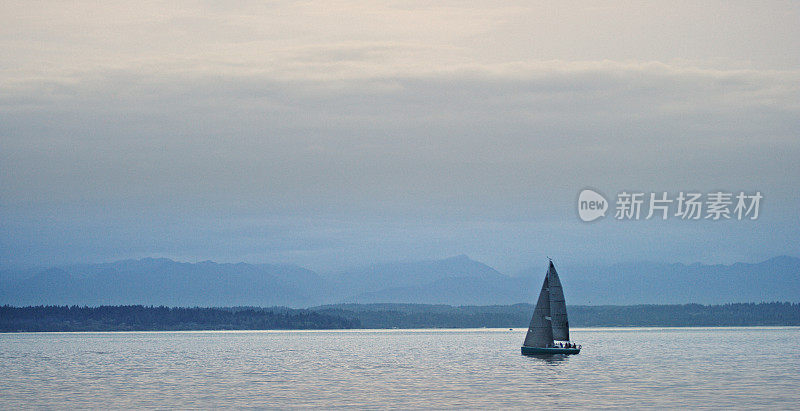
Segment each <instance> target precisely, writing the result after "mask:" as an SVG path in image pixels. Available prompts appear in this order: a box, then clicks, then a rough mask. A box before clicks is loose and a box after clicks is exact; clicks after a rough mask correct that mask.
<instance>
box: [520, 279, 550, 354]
mask: <svg viewBox="0 0 800 411" xmlns="http://www.w3.org/2000/svg"><path fill="white" fill-rule="evenodd" d="M548 288H549V287H548V276H545V277H544V283H543V284H542V291H540V292H539V300H538V301H537V302H536V308H535V309H534V310H533V317H531V324H530V325H529V326H528V333H527V334H525V342H523V343H522V345H524V346H526V347H549V346H552V345H553V328H552V326H551V325H550V291H549V290H548Z"/></svg>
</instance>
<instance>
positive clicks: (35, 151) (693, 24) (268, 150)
mask: <svg viewBox="0 0 800 411" xmlns="http://www.w3.org/2000/svg"><path fill="white" fill-rule="evenodd" d="M28 4H29V3H27V2H26V3H24V4H23V3H20V4H14V3H7V4H6V5H5V6H3V7H4V8H5V10H3V12H2V15H3V16H5V17H3V18H2V21H3V23H4V24H3V27H4V28H3V29H0V30H2V36H0V38H3V39H4V40H1V41H0V52H2V55H3V56H4V57H3V58H2V60H0V118H2V121H0V175H1V176H2V186H1V187H0V206H2V211H1V212H2V215H3V222H2V229H3V232H4V234H3V239H2V245H3V249H4V251H3V254H2V258H3V259H5V260H6V261H7V263H8V264H48V263H55V262H64V261H83V260H86V259H89V260H92V261H97V260H107V259H112V258H116V257H127V256H138V255H152V254H157V255H167V256H172V257H185V258H187V259H203V258H217V259H225V260H234V261H235V260H238V259H245V260H248V261H254V262H258V261H276V260H277V261H289V262H296V263H304V264H308V265H312V266H316V268H319V267H321V266H326V265H337V264H338V265H345V264H351V263H352V264H358V263H365V262H371V261H380V260H385V259H414V258H417V257H419V258H432V257H439V256H443V255H449V254H460V253H462V252H469V253H471V254H472V255H473V256H475V257H480V258H483V259H484V260H486V261H488V262H490V263H492V264H495V265H497V266H500V267H501V268H503V263H502V261H507V260H514V261H515V262H514V263H510V264H509V265H508V266H509V267H515V266H521V265H523V264H524V263H525V262H526V261H527V259H529V258H532V259H535V258H537V256H539V254H542V253H545V252H548V253H551V252H550V251H547V249H552V248H555V249H556V252H560V253H562V254H564V255H568V256H570V257H571V258H576V259H580V258H599V257H601V256H606V257H603V258H608V257H607V254H608V252H609V251H613V252H615V253H618V254H621V255H620V257H619V258H621V259H638V258H646V257H647V256H651V255H653V254H656V255H654V256H652V258H653V259H656V260H670V259H677V258H687V254H686V253H687V252H688V253H690V254H689V256H688V258H690V259H699V260H703V261H707V262H719V261H723V262H724V261H728V260H732V259H757V258H764V257H769V256H772V255H774V254H780V253H795V254H797V252H798V251H800V250H798V249H797V246H796V245H790V244H789V243H790V242H791V239H792V238H796V237H797V234H799V233H798V228H797V226H798V225H797V217H796V215H797V213H796V210H797V199H798V193H797V189H796V187H798V186H800V181H798V177H797V176H800V163H798V162H797V159H798V158H800V139H799V138H798V137H799V136H800V121H798V119H799V118H800V70H797V67H800V65H798V63H800V47H798V46H800V44H798V40H797V39H798V38H800V32H798V31H799V30H798V25H797V24H796V21H798V20H797V18H798V17H799V16H798V14H799V13H800V12H798V7H796V6H794V5H792V4H785V5H784V4H781V5H778V4H774V5H773V6H774V7H761V6H760V3H754V4H752V5H747V4H745V3H741V4H739V3H737V4H736V5H728V4H727V3H720V4H710V3H709V4H704V5H703V7H699V6H695V5H693V4H686V5H683V6H680V7H670V8H669V10H667V9H661V8H660V7H659V6H654V5H650V6H643V5H640V4H638V5H633V4H632V5H628V6H620V7H615V8H613V9H608V8H604V7H601V6H602V5H603V4H602V3H599V4H598V5H596V6H597V7H593V6H591V5H590V6H586V5H585V4H584V3H579V4H575V5H565V6H562V7H558V8H556V7H552V6H551V5H529V4H528V3H520V4H516V5H508V6H503V7H488V6H485V5H481V4H465V3H463V2H459V3H454V4H446V3H437V4H440V5H439V6H436V7H428V6H426V5H415V4H411V3H407V2H404V3H400V4H395V3H375V2H367V3H361V2H334V3H330V2H324V3H316V2H285V3H283V2H275V3H270V4H269V5H263V4H261V3H259V2H254V3H248V2H241V3H236V4H235V5H233V6H231V5H226V6H225V7H224V8H220V6H215V5H213V4H206V3H182V4H179V5H169V6H167V5H165V4H160V3H144V4H142V5H141V6H137V7H131V6H129V5H127V4H125V3H121V4H116V3H107V4H103V5H100V6H98V5H93V6H92V7H88V6H85V5H77V6H74V5H64V4H61V3H50V4H38V3H37V4H33V5H32V7H28V6H26V5H28ZM766 23H769V24H768V25H765V24H766ZM586 186H591V187H597V188H599V189H601V190H607V191H608V192H610V193H614V192H616V191H618V190H619V191H621V190H641V191H648V192H649V191H673V192H674V191H679V190H701V191H710V190H718V189H725V190H730V191H736V190H748V191H752V190H756V189H758V190H762V191H763V192H765V201H766V202H767V204H769V208H768V209H765V214H764V218H763V221H758V223H759V224H760V225H755V226H754V225H751V226H744V225H742V224H740V225H738V226H735V225H730V224H728V225H717V226H710V225H708V224H698V225H697V226H689V225H685V224H684V225H679V226H676V225H674V224H673V225H672V226H666V227H664V226H661V225H655V224H650V223H649V222H647V223H645V222H640V223H635V222H631V224H637V226H636V227H634V228H635V230H631V227H630V226H625V227H623V226H620V225H619V224H616V225H614V224H613V223H614V222H612V221H607V222H606V223H604V224H596V225H592V226H589V227H587V226H584V225H581V224H577V218H576V212H575V209H574V204H573V203H574V200H575V196H576V195H577V192H578V191H579V190H580V189H582V188H584V187H586ZM767 210H768V211H767ZM631 232H633V233H636V235H637V236H634V237H630V236H628V235H626V234H630V233H631ZM766 232H773V233H776V234H775V235H774V236H773V237H772V239H771V240H769V241H768V243H767V244H764V243H763V239H764V235H762V233H766ZM664 235H670V236H674V237H667V238H663V236H664ZM731 235H734V236H736V237H735V238H737V239H738V241H737V242H738V244H736V245H734V246H730V244H728V243H727V242H726V241H725V240H723V239H722V238H725V237H730V236H731ZM656 236H657V237H658V238H663V240H662V241H661V242H660V243H659V244H661V243H663V244H669V245H668V246H667V247H662V248H663V251H654V250H653V249H652V248H650V247H656V246H658V244H649V243H648V241H643V240H642V239H643V238H648V237H651V238H652V237H656ZM686 236H693V237H692V238H695V239H702V241H703V242H709V243H710V244H712V245H711V246H710V247H709V248H708V250H711V251H702V250H701V249H700V247H699V245H698V244H697V243H696V242H695V241H694V240H687V239H686V238H687V237H686ZM582 238H588V240H587V241H588V244H587V245H588V246H589V247H588V248H590V249H591V247H592V246H594V247H595V249H594V250H595V251H586V252H583V251H582V252H575V251H573V250H574V249H575V248H576V247H578V246H579V245H581V246H582V245H583V243H582V242H581V241H582V240H581V239H582ZM609 238H611V239H613V240H614V241H616V245H615V246H614V247H613V248H612V249H610V250H609V248H608V246H604V244H605V243H606V242H607V241H608V239H609ZM692 250H693V251H692ZM551 254H556V253H551Z"/></svg>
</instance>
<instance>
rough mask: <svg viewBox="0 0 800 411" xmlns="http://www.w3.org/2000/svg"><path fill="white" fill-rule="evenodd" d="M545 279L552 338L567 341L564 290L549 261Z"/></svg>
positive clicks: (567, 324)
mask: <svg viewBox="0 0 800 411" xmlns="http://www.w3.org/2000/svg"><path fill="white" fill-rule="evenodd" d="M547 281H548V283H549V287H548V288H549V294H550V319H551V325H552V327H553V339H555V340H560V341H569V321H568V320H567V303H566V301H564V290H563V288H561V280H560V279H559V278H558V273H557V272H556V267H555V266H553V262H552V261H551V262H550V267H549V268H548V269H547Z"/></svg>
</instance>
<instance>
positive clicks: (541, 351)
mask: <svg viewBox="0 0 800 411" xmlns="http://www.w3.org/2000/svg"><path fill="white" fill-rule="evenodd" d="M580 352H581V349H580V348H544V347H526V346H524V345H523V346H522V355H551V354H578V353H580Z"/></svg>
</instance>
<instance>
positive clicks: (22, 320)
mask: <svg viewBox="0 0 800 411" xmlns="http://www.w3.org/2000/svg"><path fill="white" fill-rule="evenodd" d="M533 308H534V307H533V306H532V305H530V304H514V305H492V306H458V307H454V306H449V305H431V304H337V305H326V306H319V307H313V308H309V309H302V310H298V309H290V308H285V307H271V308H262V307H228V308H201V307H195V308H181V307H178V308H175V307H164V306H158V307H155V306H142V305H125V306H99V307H86V306H34V307H13V306H8V305H6V306H2V307H0V332H22V331H167V330H294V329H346V328H481V327H488V328H519V327H527V326H528V322H529V321H530V317H531V314H532V313H533ZM567 311H568V313H569V321H570V326H572V327H635V326H638V327H716V326H800V303H787V302H772V303H757V304H755V303H740V304H721V305H700V304H684V305H630V306H580V305H579V306H569V307H568V308H567Z"/></svg>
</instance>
